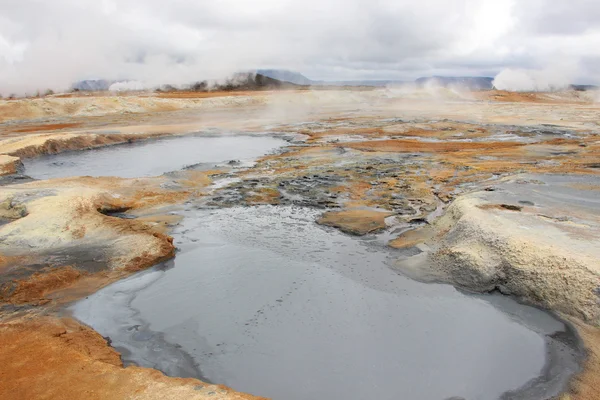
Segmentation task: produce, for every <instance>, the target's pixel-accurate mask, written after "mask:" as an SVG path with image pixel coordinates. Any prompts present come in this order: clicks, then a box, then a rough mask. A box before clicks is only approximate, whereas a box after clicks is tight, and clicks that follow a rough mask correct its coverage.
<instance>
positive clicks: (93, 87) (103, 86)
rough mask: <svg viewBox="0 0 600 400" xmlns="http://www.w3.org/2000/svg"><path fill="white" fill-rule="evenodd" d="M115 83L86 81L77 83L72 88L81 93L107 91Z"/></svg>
mask: <svg viewBox="0 0 600 400" xmlns="http://www.w3.org/2000/svg"><path fill="white" fill-rule="evenodd" d="M113 83H115V82H114V81H107V80H106V79H88V80H83V81H79V82H75V83H74V84H73V86H72V89H73V90H79V91H82V92H88V91H89V92H94V91H102V90H108V88H109V87H110V85H112V84H113Z"/></svg>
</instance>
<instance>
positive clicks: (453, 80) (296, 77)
mask: <svg viewBox="0 0 600 400" xmlns="http://www.w3.org/2000/svg"><path fill="white" fill-rule="evenodd" d="M257 73H259V74H261V75H264V76H266V77H269V78H273V79H277V80H280V81H284V82H290V83H294V84H296V85H311V86H372V87H383V86H387V85H407V84H412V83H416V84H417V85H419V86H425V85H426V84H430V83H431V84H435V85H437V86H442V87H447V86H451V85H457V86H463V87H467V88H468V89H473V90H485V89H492V87H493V85H492V81H493V80H494V78H489V77H473V76H466V77H454V76H449V77H446V76H432V77H423V78H419V79H417V80H416V81H414V82H406V81H398V80H390V79H382V80H347V81H316V80H312V79H309V78H307V77H306V76H304V75H302V74H300V73H299V72H294V71H288V70H280V69H259V70H257Z"/></svg>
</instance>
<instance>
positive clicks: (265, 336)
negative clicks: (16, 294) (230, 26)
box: [71, 157, 580, 400]
mask: <svg viewBox="0 0 600 400" xmlns="http://www.w3.org/2000/svg"><path fill="white" fill-rule="evenodd" d="M229 158H231V157H229ZM182 214H183V215H184V217H185V218H184V220H183V223H182V224H181V225H180V226H179V227H178V228H177V229H176V231H175V232H174V233H173V236H174V237H175V241H176V244H177V246H178V248H179V249H180V251H179V252H178V254H177V256H176V258H175V259H174V260H173V261H171V262H169V263H167V264H165V265H161V266H157V267H155V268H153V269H151V270H149V271H145V272H142V273H139V274H137V275H134V276H132V277H130V278H128V279H125V280H122V281H119V282H117V283H114V284H112V285H110V286H108V287H106V288H104V289H103V290H101V291H99V292H97V293H96V294H94V295H92V296H89V297H88V298H87V299H84V300H82V301H80V302H78V303H76V304H74V305H73V306H72V307H71V311H72V313H73V314H74V316H75V317H76V318H78V319H79V320H81V321H83V322H84V323H86V324H88V325H90V326H91V327H93V328H94V329H96V330H97V331H98V332H100V333H101V334H102V335H103V336H106V337H109V338H110V340H111V343H112V345H113V346H115V347H116V348H117V349H118V350H119V351H121V352H122V354H123V359H124V360H125V361H126V362H127V363H135V364H138V365H142V366H147V367H154V368H158V369H160V370H162V371H163V372H165V373H167V374H169V375H175V376H184V377H189V376H194V377H199V378H202V379H205V380H209V381H211V382H215V383H221V384H225V385H228V386H230V387H232V388H234V389H236V390H240V391H245V392H249V393H252V394H255V395H260V396H267V397H272V398H275V399H309V398H334V399H336V398H345V399H365V398H377V399H402V398H406V399H423V400H427V399H431V400H442V399H447V398H465V399H498V398H507V399H536V398H540V399H546V398H549V397H552V396H553V395H555V394H557V393H558V392H560V391H561V390H562V389H564V388H565V385H566V384H567V381H568V379H569V377H570V376H571V375H572V374H573V373H574V372H576V371H577V370H578V362H579V361H580V360H579V358H578V357H579V353H578V350H577V346H578V341H577V339H576V337H575V336H574V335H573V334H572V332H571V331H570V329H569V328H568V327H566V326H565V325H564V324H563V323H562V322H560V321H558V320H557V319H555V318H554V317H552V316H551V315H549V314H547V313H545V312H542V311H540V310H538V309H535V308H532V307H527V306H523V305H519V304H517V303H516V302H514V301H513V300H511V299H509V298H506V297H502V296H471V295H467V294H464V293H462V292H460V291H458V290H456V289H455V288H453V287H452V286H448V285H439V284H423V283H419V282H416V281H413V280H411V279H408V278H406V277H404V276H401V275H399V274H397V273H395V272H394V271H392V270H391V269H390V268H388V266H387V263H388V260H389V259H390V258H391V257H394V256H396V255H397V254H395V253H393V252H391V251H389V250H387V249H386V248H384V247H382V246H380V245H378V244H376V242H377V241H376V240H370V241H369V240H359V239H355V238H352V237H349V236H347V235H344V234H341V233H339V232H338V231H335V230H333V229H328V228H323V227H320V226H318V225H316V224H314V219H315V218H316V217H317V215H318V214H317V212H316V211H314V210H310V209H305V208H294V207H267V206H263V207H254V208H229V209H220V210H207V209H202V208H197V207H196V206H194V205H188V208H187V209H186V210H185V211H182Z"/></svg>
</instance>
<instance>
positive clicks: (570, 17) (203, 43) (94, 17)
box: [0, 0, 600, 95]
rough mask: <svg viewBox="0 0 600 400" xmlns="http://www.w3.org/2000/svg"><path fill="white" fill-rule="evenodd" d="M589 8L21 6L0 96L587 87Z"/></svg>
mask: <svg viewBox="0 0 600 400" xmlns="http://www.w3.org/2000/svg"><path fill="white" fill-rule="evenodd" d="M596 3H597V2H596V1H588V0H570V1H566V0H519V1H517V0H428V1H422V2H415V1H413V0H303V1H300V0H255V1H252V2H247V1H243V0H220V1H215V0H173V1H169V2H165V1H159V0H119V1H116V0H54V1H51V2H50V1H41V0H19V1H10V0H9V1H3V2H1V3H0V93H2V94H5V95H6V94H8V93H13V92H14V93H26V92H27V93H33V92H35V91H37V90H40V91H43V90H45V89H46V88H52V89H55V90H62V89H67V88H69V87H70V85H71V83H72V82H73V81H76V80H80V79H89V78H104V79H108V80H135V81H140V82H144V83H145V84H148V85H160V84H166V83H169V84H183V83H189V82H193V81H197V80H204V79H219V78H222V77H225V76H227V75H230V74H232V73H234V72H236V71H239V70H249V69H254V68H286V69H292V70H298V71H300V72H302V73H304V74H306V75H307V76H309V77H310V78H313V79H332V80H347V79H407V80H412V79H415V78H417V77H419V76H423V75H490V74H492V75H495V74H496V73H498V72H500V71H502V70H504V69H506V68H528V69H543V68H545V67H546V66H548V65H551V64H552V63H553V62H554V61H555V60H556V59H564V58H569V59H572V60H574V62H575V63H577V64H581V67H580V68H578V71H579V75H577V76H575V77H574V79H576V80H586V81H590V82H597V80H596V79H597V77H596V76H595V73H596V71H597V70H600V42H599V39H600V26H598V24H597V23H595V22H596V21H598V19H599V18H600V3H599V4H596Z"/></svg>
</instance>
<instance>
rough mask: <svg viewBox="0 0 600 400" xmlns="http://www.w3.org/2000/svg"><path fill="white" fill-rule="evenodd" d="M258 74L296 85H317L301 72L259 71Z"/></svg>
mask: <svg viewBox="0 0 600 400" xmlns="http://www.w3.org/2000/svg"><path fill="white" fill-rule="evenodd" d="M256 73H257V74H259V75H262V76H265V77H267V78H271V79H276V80H279V81H283V82H289V83H293V84H295V85H314V84H315V83H316V82H315V81H313V80H310V79H308V78H307V77H305V76H304V75H302V74H301V73H299V72H293V71H287V70H283V69H259V70H257V71H256Z"/></svg>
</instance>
